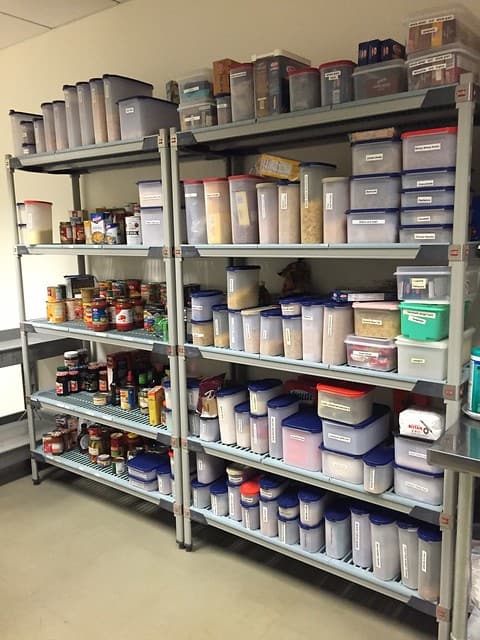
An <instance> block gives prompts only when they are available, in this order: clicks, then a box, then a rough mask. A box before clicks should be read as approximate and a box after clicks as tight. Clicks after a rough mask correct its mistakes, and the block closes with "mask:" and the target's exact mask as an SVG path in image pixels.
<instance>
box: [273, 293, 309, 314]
mask: <svg viewBox="0 0 480 640" xmlns="http://www.w3.org/2000/svg"><path fill="white" fill-rule="evenodd" d="M308 300H310V298H307V297H305V296H289V297H287V298H280V300H279V303H280V307H281V309H282V316H283V317H284V318H285V317H287V318H288V317H292V316H298V315H300V314H301V313H302V304H303V302H306V301H308Z"/></svg>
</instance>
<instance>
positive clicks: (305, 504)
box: [298, 487, 327, 527]
mask: <svg viewBox="0 0 480 640" xmlns="http://www.w3.org/2000/svg"><path fill="white" fill-rule="evenodd" d="M326 499H327V493H326V492H325V491H323V489H316V488H314V487H308V488H305V489H301V490H300V491H299V492H298V500H299V503H300V522H301V523H302V524H304V525H308V526H309V527H316V526H317V525H318V524H319V522H320V521H321V520H322V518H323V514H324V512H325V503H326Z"/></svg>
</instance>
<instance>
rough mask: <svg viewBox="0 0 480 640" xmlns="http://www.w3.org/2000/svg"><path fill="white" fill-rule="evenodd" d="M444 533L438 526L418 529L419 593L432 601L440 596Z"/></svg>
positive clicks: (435, 600)
mask: <svg viewBox="0 0 480 640" xmlns="http://www.w3.org/2000/svg"><path fill="white" fill-rule="evenodd" d="M441 552H442V533H441V531H440V529H439V528H438V527H421V528H420V529H419V530H418V595H419V596H420V597H421V598H424V599H425V600H429V601H430V602H437V601H438V599H439V597H440V560H441Z"/></svg>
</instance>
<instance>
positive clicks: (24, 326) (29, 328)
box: [20, 322, 35, 333]
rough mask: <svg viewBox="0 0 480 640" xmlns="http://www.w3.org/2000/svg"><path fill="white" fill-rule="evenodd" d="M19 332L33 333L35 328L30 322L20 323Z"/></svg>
mask: <svg viewBox="0 0 480 640" xmlns="http://www.w3.org/2000/svg"><path fill="white" fill-rule="evenodd" d="M20 331H23V332H24V333H35V327H34V326H33V325H32V324H31V323H30V322H20Z"/></svg>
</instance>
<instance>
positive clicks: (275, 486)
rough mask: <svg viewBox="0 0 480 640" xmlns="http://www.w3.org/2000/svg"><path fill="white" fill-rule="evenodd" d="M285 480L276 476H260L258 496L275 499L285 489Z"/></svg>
mask: <svg viewBox="0 0 480 640" xmlns="http://www.w3.org/2000/svg"><path fill="white" fill-rule="evenodd" d="M286 486H287V481H286V480H285V478H279V477H278V476H262V477H261V478H260V498H265V499H266V500H276V499H277V498H278V497H280V495H281V494H282V493H283V491H284V490H285V487H286Z"/></svg>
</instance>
